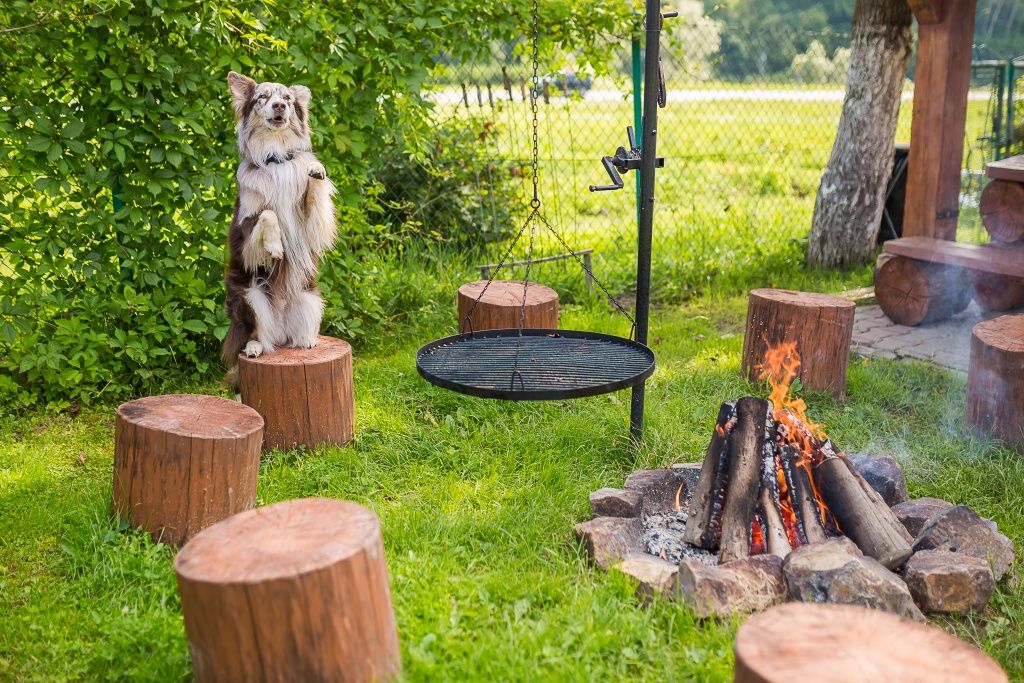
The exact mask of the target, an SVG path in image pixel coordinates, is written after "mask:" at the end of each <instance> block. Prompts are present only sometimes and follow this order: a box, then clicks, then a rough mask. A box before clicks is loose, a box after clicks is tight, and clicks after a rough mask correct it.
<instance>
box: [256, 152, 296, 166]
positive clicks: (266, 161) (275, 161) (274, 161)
mask: <svg viewBox="0 0 1024 683" xmlns="http://www.w3.org/2000/svg"><path fill="white" fill-rule="evenodd" d="M294 158H295V152H288V154H286V155H285V156H284V158H281V157H279V156H278V155H276V154H271V155H270V156H268V157H267V158H266V159H264V160H263V165H264V166H266V165H267V164H283V163H284V162H286V161H291V160H292V159H294Z"/></svg>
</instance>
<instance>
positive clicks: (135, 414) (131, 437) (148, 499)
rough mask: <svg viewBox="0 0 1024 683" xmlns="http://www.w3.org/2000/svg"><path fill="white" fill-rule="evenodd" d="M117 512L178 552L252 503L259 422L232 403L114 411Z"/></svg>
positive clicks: (197, 400) (205, 400)
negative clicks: (204, 530) (201, 534)
mask: <svg viewBox="0 0 1024 683" xmlns="http://www.w3.org/2000/svg"><path fill="white" fill-rule="evenodd" d="M114 432H115V437H114V491H113V498H114V510H115V511H116V512H117V514H118V515H119V516H120V517H121V518H122V519H125V520H128V521H129V522H131V523H132V524H133V525H135V526H139V527H142V528H143V529H145V530H147V531H149V532H150V533H151V534H152V536H153V538H154V540H162V541H164V542H165V543H173V544H180V543H184V542H185V541H186V540H187V539H188V538H190V537H191V536H193V535H195V534H196V533H198V532H199V531H201V530H202V529H204V528H205V527H207V526H209V525H211V524H213V523H214V522H217V521H220V520H222V519H224V518H226V517H230V516H231V515H233V514H235V513H237V512H242V511H243V510H248V509H250V508H251V507H252V506H253V503H254V501H255V499H256V475H257V472H258V471H259V465H260V443H261V441H262V440H263V418H261V417H260V416H259V414H258V413H257V412H256V411H255V410H253V409H252V408H249V407H246V406H244V405H242V404H241V403H238V402H236V401H230V400H228V399H225V398H219V397H217V396H197V395H191V394H175V395H168V396H150V397H148V398H141V399H138V400H136V401H129V402H128V403H124V404H122V405H121V406H120V407H119V408H118V409H117V420H116V423H115V428H114Z"/></svg>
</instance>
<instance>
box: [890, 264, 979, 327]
mask: <svg viewBox="0 0 1024 683" xmlns="http://www.w3.org/2000/svg"><path fill="white" fill-rule="evenodd" d="M972 291H973V288H972V287H971V283H970V276H969V275H968V273H967V271H966V270H965V269H963V268H958V267H957V266H950V265H946V264H943V263H932V262H929V261H922V260H919V259H914V258H909V257H907V256H891V255H889V254H882V256H881V257H879V259H878V266H877V267H876V268H875V301H877V302H878V306H879V308H881V309H882V312H883V313H885V315H886V316H887V317H888V318H889V320H891V321H893V322H894V323H896V324H897V325H910V326H915V325H921V324H923V323H930V322H936V321H939V320H945V319H946V318H949V317H952V316H954V315H956V314H957V313H959V312H960V311H962V310H964V309H965V308H967V306H968V305H969V304H970V303H971V293H972Z"/></svg>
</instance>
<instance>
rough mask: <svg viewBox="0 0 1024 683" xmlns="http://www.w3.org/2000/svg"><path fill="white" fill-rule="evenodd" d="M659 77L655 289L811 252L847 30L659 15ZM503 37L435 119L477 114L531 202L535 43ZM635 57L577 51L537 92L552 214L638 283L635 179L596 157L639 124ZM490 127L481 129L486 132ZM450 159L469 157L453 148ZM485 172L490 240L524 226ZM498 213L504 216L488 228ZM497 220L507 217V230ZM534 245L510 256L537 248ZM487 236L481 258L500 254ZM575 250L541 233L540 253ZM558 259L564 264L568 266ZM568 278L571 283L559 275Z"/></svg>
mask: <svg viewBox="0 0 1024 683" xmlns="http://www.w3.org/2000/svg"><path fill="white" fill-rule="evenodd" d="M665 29H666V30H665V37H664V42H663V47H662V53H663V55H662V59H663V63H662V70H663V73H664V77H665V81H666V90H667V106H666V107H665V108H664V109H661V110H660V111H659V125H658V128H659V135H658V140H659V143H658V153H659V156H664V157H665V166H664V168H663V169H661V170H659V171H658V173H657V189H656V198H657V212H656V214H655V234H654V253H653V270H654V281H655V289H656V294H657V295H659V296H663V297H674V296H677V295H680V294H685V292H686V291H688V290H693V289H700V288H701V287H703V286H705V285H707V284H708V283H710V282H711V281H713V280H715V279H716V278H719V277H729V276H730V274H736V273H745V274H747V275H749V274H750V273H755V274H763V275H764V278H765V279H766V281H770V277H771V273H772V272H773V270H779V269H782V268H784V267H785V266H786V264H791V263H792V262H793V261H794V260H800V259H802V258H803V254H804V250H805V243H806V236H807V233H808V231H809V227H810V223H811V215H812V212H813V208H814V200H815V193H816V191H817V187H818V183H819V181H820V178H821V174H822V171H823V170H824V168H825V165H826V163H827V161H828V158H829V154H830V152H831V148H832V143H833V139H834V137H835V131H836V125H837V122H838V119H839V115H840V112H841V108H842V102H843V97H844V80H845V76H846V71H847V66H848V63H849V50H848V47H847V46H848V43H849V35H848V34H845V33H841V32H827V33H808V32H800V31H796V30H785V31H783V30H779V29H776V30H773V31H765V30H762V29H759V28H757V27H742V26H729V27H726V26H724V25H722V24H721V23H720V22H716V21H714V20H711V19H708V18H707V17H703V16H701V15H700V14H696V15H694V16H689V17H686V16H684V17H681V18H679V19H678V20H674V21H671V22H669V21H667V22H666V23H665ZM522 47H523V46H517V45H495V46H493V50H492V58H491V59H490V60H486V61H482V62H478V63H472V64H467V63H457V62H451V63H448V64H446V65H445V68H444V69H443V71H442V73H441V74H440V75H439V76H438V78H437V80H436V82H435V83H434V84H433V86H432V88H431V94H430V97H431V98H432V100H433V101H434V102H435V104H436V113H437V117H438V121H439V122H443V123H444V124H445V125H453V124H454V125H459V124H460V123H461V122H465V125H467V126H469V125H470V122H472V121H476V125H477V126H478V130H481V131H483V132H482V133H481V134H480V135H478V136H476V137H475V138H474V140H475V141H476V142H475V145H476V149H475V151H474V152H473V153H474V154H483V155H485V156H487V157H489V158H492V159H496V160H501V162H502V164H503V165H495V166H493V167H491V172H494V173H507V174H511V175H512V176H513V178H514V179H515V181H516V186H517V188H518V190H517V191H518V193H519V195H520V198H521V199H522V204H523V205H524V206H525V204H526V203H527V201H528V198H529V194H530V193H531V192H532V187H531V186H530V182H529V174H530V158H529V157H530V149H531V134H532V125H531V112H530V90H531V87H532V84H531V80H530V65H529V64H528V59H527V56H526V55H527V54H528V51H527V50H523V49H521V48H522ZM640 58H641V51H640V49H639V45H637V44H634V45H633V49H630V47H629V46H628V45H627V46H624V48H623V49H622V51H621V54H620V55H619V56H618V57H617V58H616V59H615V61H614V69H613V72H612V73H611V74H610V75H608V76H605V77H601V78H591V77H589V76H586V75H585V74H583V73H581V72H577V71H575V70H574V69H573V67H572V60H571V56H570V58H568V59H566V61H565V65H564V66H562V67H561V68H558V69H553V70H548V71H546V72H545V73H544V74H543V77H542V81H543V85H542V87H541V91H540V93H539V95H540V97H539V127H538V134H539V152H540V160H539V172H540V199H541V201H542V206H543V212H544V214H545V215H546V217H547V219H548V220H549V221H550V222H551V224H552V225H553V226H555V227H556V228H557V229H558V230H559V231H560V232H561V234H562V235H563V236H564V237H565V240H566V242H567V243H568V244H569V245H570V246H571V247H572V248H573V249H577V250H593V255H592V258H593V263H594V269H595V272H596V274H597V276H598V277H599V278H601V279H604V280H607V281H609V282H610V284H611V286H612V287H614V288H616V289H617V290H618V291H628V290H629V289H630V287H631V285H632V280H633V277H634V275H635V249H636V244H635V242H636V190H635V182H636V178H635V174H633V173H630V174H628V175H626V176H624V177H623V180H624V182H625V187H624V188H623V190H621V191H618V192H590V191H588V187H589V186H590V185H595V184H596V185H601V184H606V183H608V181H609V179H608V176H607V174H606V173H605V171H604V169H603V167H602V164H601V157H602V156H604V155H612V154H613V153H614V152H615V149H616V148H617V147H618V146H620V145H621V146H627V147H628V143H627V138H626V126H627V125H637V123H638V122H637V121H636V120H635V117H636V116H637V115H638V113H639V107H638V105H639V97H638V95H639V93H638V92H636V91H635V88H634V74H637V73H639V66H640ZM911 88H912V84H911V83H910V82H909V81H908V87H907V88H906V92H905V93H904V97H903V107H902V109H901V116H900V122H899V126H898V130H897V134H896V137H897V140H909V135H910V109H911V101H912V90H911ZM986 96H987V94H986V93H981V95H980V96H979V95H977V94H976V95H975V96H974V97H972V100H971V105H970V106H971V108H972V110H973V112H972V115H971V116H970V117H969V128H970V129H969V131H968V138H969V139H970V138H973V137H977V136H978V134H979V131H978V129H979V127H980V126H981V123H982V121H983V118H984V116H983V112H984V108H985V106H986V101H985V98H986ZM480 122H483V123H482V125H481V123H480ZM452 151H453V152H455V153H456V154H464V153H467V152H468V150H466V149H465V148H463V149H455V150H452ZM484 175H485V174H480V175H479V177H478V180H479V183H480V186H479V187H478V188H476V190H475V191H478V192H479V196H480V198H481V200H480V205H479V214H480V217H479V220H480V221H482V224H483V225H484V226H485V230H486V231H487V232H488V233H489V234H505V235H507V234H509V233H510V232H511V233H514V232H515V230H516V229H517V227H518V226H517V225H515V224H514V222H512V223H510V222H509V221H510V215H509V213H508V212H507V211H504V210H503V209H505V208H507V207H506V206H505V200H504V199H503V197H502V196H501V194H500V193H498V192H492V191H490V187H491V186H490V185H489V184H488V183H489V182H491V181H493V178H488V177H484ZM492 221H494V222H492ZM499 223H500V224H499ZM527 244H528V242H527V240H525V239H524V240H522V241H521V243H520V244H519V245H518V247H517V249H516V250H515V256H516V257H517V258H520V259H521V258H524V257H525V256H526V255H527V254H526V252H527V249H528V247H527ZM504 251H505V247H504V246H503V245H501V244H492V248H491V249H490V250H489V254H490V258H489V257H488V256H483V257H481V263H484V262H487V261H490V262H491V263H494V262H495V261H496V260H497V259H498V258H499V256H500V255H501V254H502V253H504ZM564 251H565V249H564V247H563V245H562V244H561V243H560V241H559V240H557V239H555V238H554V237H553V236H551V235H548V234H538V235H537V243H536V249H535V252H534V257H535V258H537V257H545V256H551V255H555V254H559V253H563V252H564ZM562 266H564V267H562ZM562 266H559V265H553V264H545V265H544V266H542V267H541V269H539V271H537V270H535V271H534V272H535V273H537V276H538V277H540V278H541V279H542V280H547V281H552V282H555V283H557V284H559V285H560V286H561V287H562V288H563V290H565V289H569V290H572V291H579V290H578V289H576V288H575V285H574V284H573V283H581V282H582V281H583V280H582V276H581V274H580V273H579V269H578V268H577V267H576V266H575V264H574V263H573V262H572V261H571V260H568V261H567V262H565V263H563V264H562ZM563 280H564V281H563Z"/></svg>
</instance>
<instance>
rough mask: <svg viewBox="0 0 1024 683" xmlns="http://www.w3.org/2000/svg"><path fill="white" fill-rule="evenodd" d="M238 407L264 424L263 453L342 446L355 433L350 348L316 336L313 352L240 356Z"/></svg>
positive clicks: (311, 350) (275, 352) (284, 351)
mask: <svg viewBox="0 0 1024 683" xmlns="http://www.w3.org/2000/svg"><path fill="white" fill-rule="evenodd" d="M238 383H239V389H240V391H241V394H242V403H244V404H246V405H247V406H252V407H253V408H254V409H255V410H256V412H258V413H259V414H260V415H262V416H263V419H264V421H265V422H266V427H265V428H264V436H263V447H264V448H265V449H271V448H281V449H289V448H295V447H297V446H300V445H303V446H308V447H310V448H312V447H313V446H317V445H320V444H334V445H337V446H344V445H346V444H348V443H350V442H351V441H352V437H353V435H354V433H355V406H356V402H355V396H354V393H353V387H352V347H351V346H349V344H348V343H347V342H343V341H341V340H340V339H334V338H333V337H325V336H322V335H321V336H320V337H318V338H317V344H316V346H315V347H313V348H311V349H292V348H280V349H277V350H276V351H273V352H271V353H266V354H263V355H262V356H259V357H257V358H247V357H246V356H245V354H244V353H242V354H239V356H238Z"/></svg>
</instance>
